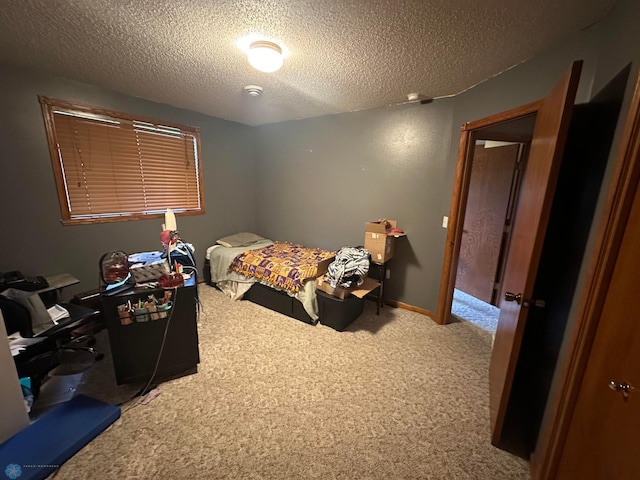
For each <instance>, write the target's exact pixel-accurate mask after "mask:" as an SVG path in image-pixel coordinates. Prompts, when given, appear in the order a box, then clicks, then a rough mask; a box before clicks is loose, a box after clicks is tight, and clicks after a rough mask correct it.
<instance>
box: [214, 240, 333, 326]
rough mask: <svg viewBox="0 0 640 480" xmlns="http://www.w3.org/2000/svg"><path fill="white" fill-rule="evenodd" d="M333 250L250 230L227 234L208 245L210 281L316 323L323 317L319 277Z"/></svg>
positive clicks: (233, 295) (236, 294)
mask: <svg viewBox="0 0 640 480" xmlns="http://www.w3.org/2000/svg"><path fill="white" fill-rule="evenodd" d="M334 256H335V252H332V251H328V250H323V249H320V248H310V247H304V246H302V245H298V244H294V243H288V242H277V241H272V240H270V239H267V238H264V237H260V236H259V235H255V234H252V233H248V232H241V233H238V234H235V235H231V236H229V237H224V238H222V239H220V240H218V241H217V243H216V244H215V245H212V246H211V247H209V248H208V249H207V252H206V257H205V265H204V272H203V273H204V278H205V281H206V282H207V284H209V285H211V286H215V287H217V288H218V289H220V290H221V291H222V292H223V293H224V294H225V295H227V296H228V297H230V298H232V299H234V300H240V299H245V300H249V301H252V302H254V303H257V304H260V305H263V306H265V307H267V308H270V309H272V310H275V311H277V312H280V313H283V314H285V315H288V316H289V317H292V318H296V319H298V320H301V321H303V322H306V323H310V324H312V325H315V324H316V323H317V322H318V319H319V308H318V301H317V297H316V284H315V278H316V277H317V276H318V275H320V274H322V273H324V271H326V269H327V267H328V265H329V263H331V261H332V260H333V258H334Z"/></svg>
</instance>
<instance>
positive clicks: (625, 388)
mask: <svg viewBox="0 0 640 480" xmlns="http://www.w3.org/2000/svg"><path fill="white" fill-rule="evenodd" d="M609 388H610V389H611V390H614V391H616V392H622V397H623V398H624V399H625V400H626V399H627V398H629V392H630V391H631V390H634V388H633V386H632V385H629V384H628V383H627V382H617V381H615V380H611V381H610V382H609Z"/></svg>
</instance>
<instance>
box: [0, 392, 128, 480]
mask: <svg viewBox="0 0 640 480" xmlns="http://www.w3.org/2000/svg"><path fill="white" fill-rule="evenodd" d="M118 418H120V408H119V407H115V406H113V405H110V404H108V403H104V402H102V401H100V400H96V399H95V398H91V397H87V396H86V395H76V396H75V397H73V398H72V399H71V400H69V401H68V402H66V403H64V404H62V405H59V406H58V407H56V408H54V409H53V410H51V411H50V412H48V413H47V414H45V415H44V416H43V417H42V418H40V419H38V420H37V421H36V422H34V423H32V424H31V425H29V426H28V427H27V428H25V429H23V430H21V431H20V432H18V433H16V434H15V435H14V436H13V437H11V438H9V439H7V440H6V441H5V442H4V443H2V444H0V478H10V479H20V480H31V479H44V478H46V477H47V476H48V475H51V473H53V472H54V471H55V470H57V469H58V468H59V467H60V466H61V465H62V464H63V463H64V462H66V461H67V460H69V458H71V457H72V456H73V455H74V454H75V453H76V452H78V450H80V449H81V448H82V447H84V446H85V445H86V444H87V443H89V442H90V441H91V440H93V439H94V438H95V437H97V436H98V435H99V434H100V433H101V432H102V431H103V430H104V429H106V428H107V427H108V426H109V425H111V424H112V423H113V422H115V421H116V420H117V419H118Z"/></svg>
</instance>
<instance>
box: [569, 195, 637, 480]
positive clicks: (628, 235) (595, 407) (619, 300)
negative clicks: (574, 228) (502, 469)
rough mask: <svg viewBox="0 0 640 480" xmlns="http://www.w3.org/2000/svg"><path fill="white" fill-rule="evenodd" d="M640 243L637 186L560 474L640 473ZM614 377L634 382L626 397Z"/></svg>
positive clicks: (585, 479)
mask: <svg viewBox="0 0 640 480" xmlns="http://www.w3.org/2000/svg"><path fill="white" fill-rule="evenodd" d="M639 245H640V194H639V193H638V192H637V191H636V194H635V199H634V202H633V207H632V209H631V213H630V216H629V220H628V222H627V227H626V230H625V233H624V236H623V239H622V244H621V246H620V251H619V254H618V259H617V260H616V264H615V267H614V270H613V275H612V278H611V282H610V284H609V290H608V292H607V296H606V298H605V301H604V305H603V310H602V315H601V316H600V321H599V323H598V329H597V331H596V336H595V338H594V343H593V346H592V349H591V353H590V355H589V361H588V363H587V368H586V371H585V376H584V379H583V381H582V386H581V388H580V392H579V394H578V399H577V402H576V406H575V410H574V413H573V418H572V420H571V424H570V427H569V433H568V436H567V440H566V443H565V449H564V452H563V455H562V460H561V463H560V468H559V471H558V475H557V478H562V479H567V480H572V479H580V480H589V479H608V478H611V479H616V480H632V479H638V478H640V468H639V467H638V462H637V458H636V457H637V456H638V453H639V452H640V368H639V365H640V315H639V314H638V307H637V306H636V305H635V299H636V297H637V296H638V293H640V287H638V272H640V252H638V246H639ZM612 381H613V382H615V384H616V385H620V384H623V385H624V384H628V385H630V386H631V387H630V390H629V392H628V394H627V396H626V398H625V394H624V391H623V390H622V389H617V390H613V389H611V388H610V387H609V384H610V382H612ZM614 386H615V385H614ZM633 387H635V388H633Z"/></svg>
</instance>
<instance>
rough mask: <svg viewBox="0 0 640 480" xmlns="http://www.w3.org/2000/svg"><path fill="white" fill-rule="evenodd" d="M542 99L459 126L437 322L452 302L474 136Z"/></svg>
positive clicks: (529, 111) (531, 110)
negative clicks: (456, 158) (456, 159)
mask: <svg viewBox="0 0 640 480" xmlns="http://www.w3.org/2000/svg"><path fill="white" fill-rule="evenodd" d="M541 105H542V100H537V101H535V102H531V103H527V104H525V105H521V106H519V107H516V108H513V109H511V110H507V111H504V112H500V113H497V114H495V115H491V116H489V117H485V118H481V119H479V120H474V121H472V122H467V123H465V124H463V125H462V126H461V127H460V146H459V148H458V162H457V164H456V176H455V181H454V187H453V196H452V199H451V210H450V212H449V228H448V229H447V240H446V244H445V252H444V261H443V264H442V275H441V277H440V278H441V280H440V294H439V296H438V310H437V313H436V316H435V317H436V318H435V321H436V323H439V324H440V325H446V324H447V323H449V317H450V316H451V305H452V303H453V290H454V287H455V282H456V273H457V271H458V257H459V255H460V244H461V242H462V229H463V226H464V212H465V209H466V205H467V197H468V195H469V183H470V181H471V167H472V164H473V149H474V146H475V139H476V138H475V137H476V136H477V134H478V131H479V130H481V129H484V128H486V127H490V126H496V125H500V124H503V123H507V122H511V121H513V120H519V119H521V118H523V117H528V116H531V115H535V114H536V113H538V110H539V109H540V106H541Z"/></svg>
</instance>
